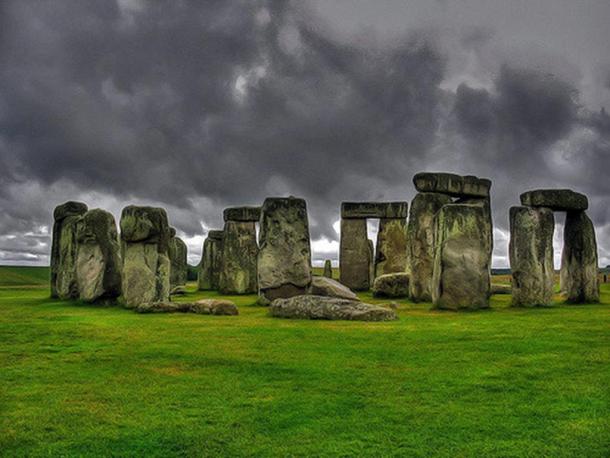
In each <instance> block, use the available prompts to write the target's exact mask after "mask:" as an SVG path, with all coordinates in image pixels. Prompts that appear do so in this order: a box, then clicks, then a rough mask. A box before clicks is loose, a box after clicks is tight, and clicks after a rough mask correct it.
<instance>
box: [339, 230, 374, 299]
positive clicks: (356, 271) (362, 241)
mask: <svg viewBox="0 0 610 458" xmlns="http://www.w3.org/2000/svg"><path fill="white" fill-rule="evenodd" d="M370 264H371V254H370V247H369V239H368V236H367V231H366V219H364V218H359V219H356V218H354V219H346V218H342V219H341V241H340V243H339V280H340V282H341V283H343V284H344V285H345V286H347V287H348V288H350V289H352V290H355V291H364V290H367V289H369V287H370V276H371V272H370V270H371V268H370Z"/></svg>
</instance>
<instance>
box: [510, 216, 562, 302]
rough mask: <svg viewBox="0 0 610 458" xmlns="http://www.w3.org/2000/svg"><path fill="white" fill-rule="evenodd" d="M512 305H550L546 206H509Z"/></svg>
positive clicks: (550, 243)
mask: <svg viewBox="0 0 610 458" xmlns="http://www.w3.org/2000/svg"><path fill="white" fill-rule="evenodd" d="M509 217H510V243H509V248H508V249H509V254H510V268H511V272H512V278H513V281H512V305H513V306H516V307H527V306H536V305H550V304H551V302H552V300H553V273H554V269H553V231H554V228H555V218H554V216H553V212H552V210H550V209H548V208H532V207H511V209H510V213H509Z"/></svg>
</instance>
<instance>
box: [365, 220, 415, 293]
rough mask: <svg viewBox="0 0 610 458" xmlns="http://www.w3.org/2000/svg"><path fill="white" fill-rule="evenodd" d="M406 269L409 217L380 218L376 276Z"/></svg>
mask: <svg viewBox="0 0 610 458" xmlns="http://www.w3.org/2000/svg"><path fill="white" fill-rule="evenodd" d="M406 270H407V219H406V218H382V219H380V220H379V232H378V233H377V250H376V253H375V277H379V276H380V275H385V274H390V273H395V272H405V271H406ZM373 280H374V279H373ZM373 280H371V281H373Z"/></svg>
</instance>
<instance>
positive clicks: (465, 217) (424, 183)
mask: <svg viewBox="0 0 610 458" xmlns="http://www.w3.org/2000/svg"><path fill="white" fill-rule="evenodd" d="M413 184H414V185H415V189H416V190H417V191H418V194H417V195H416V196H415V197H414V198H413V200H412V201H411V212H410V213H409V223H408V225H407V258H408V260H409V297H410V298H411V300H413V301H414V302H429V301H432V302H433V304H434V306H435V307H437V308H442V309H451V310H457V309H462V308H469V309H470V308H475V309H476V308H486V307H488V306H489V295H490V278H491V272H490V270H491V256H492V251H493V224H492V219H491V205H490V195H489V191H490V188H491V181H490V180H488V179H486V178H478V177H475V176H470V175H468V176H460V175H455V174H451V173H431V172H424V173H418V174H416V175H415V176H414V177H413ZM469 281H474V283H472V284H471V285H469V286H467V282H469Z"/></svg>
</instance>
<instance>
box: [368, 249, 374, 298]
mask: <svg viewBox="0 0 610 458" xmlns="http://www.w3.org/2000/svg"><path fill="white" fill-rule="evenodd" d="M368 243H369V261H368V262H369V289H370V288H371V287H372V286H373V282H374V281H375V244H374V243H373V241H372V240H371V239H368Z"/></svg>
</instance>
